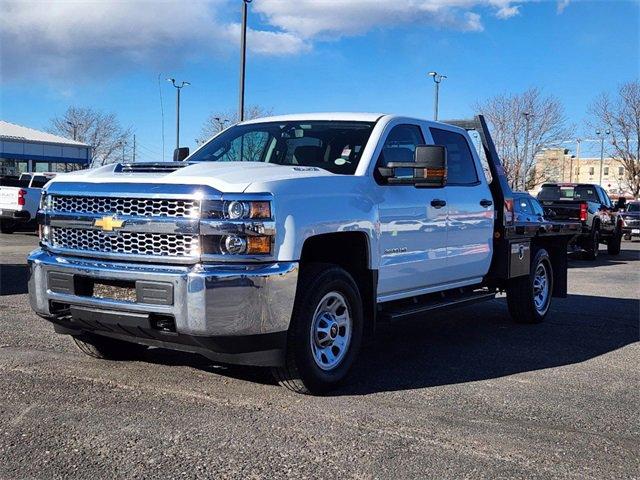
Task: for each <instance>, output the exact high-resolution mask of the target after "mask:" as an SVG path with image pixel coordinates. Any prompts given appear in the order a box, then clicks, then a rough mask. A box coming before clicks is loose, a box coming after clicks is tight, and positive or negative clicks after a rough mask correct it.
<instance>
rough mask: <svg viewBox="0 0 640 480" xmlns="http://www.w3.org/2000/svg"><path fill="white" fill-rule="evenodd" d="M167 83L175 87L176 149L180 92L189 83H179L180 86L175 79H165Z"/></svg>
mask: <svg viewBox="0 0 640 480" xmlns="http://www.w3.org/2000/svg"><path fill="white" fill-rule="evenodd" d="M167 82H171V84H172V85H173V86H174V87H176V93H177V94H176V149H178V148H180V90H182V89H183V88H184V87H186V86H187V85H191V84H190V83H189V82H181V83H180V85H178V84H177V83H176V79H175V78H167Z"/></svg>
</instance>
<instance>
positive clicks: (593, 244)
mask: <svg viewBox="0 0 640 480" xmlns="http://www.w3.org/2000/svg"><path fill="white" fill-rule="evenodd" d="M599 251H600V230H598V228H594V229H593V230H592V231H591V236H590V237H589V239H588V240H587V245H585V249H584V258H586V259H587V260H597V258H598V253H599Z"/></svg>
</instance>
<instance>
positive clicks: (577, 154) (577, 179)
mask: <svg viewBox="0 0 640 480" xmlns="http://www.w3.org/2000/svg"><path fill="white" fill-rule="evenodd" d="M581 143H582V139H580V138H576V168H577V169H578V172H580V144H581ZM579 181H580V174H579V173H578V174H577V175H576V182H579ZM569 182H573V169H571V174H570V175H569Z"/></svg>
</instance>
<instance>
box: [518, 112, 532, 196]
mask: <svg viewBox="0 0 640 480" xmlns="http://www.w3.org/2000/svg"><path fill="white" fill-rule="evenodd" d="M523 115H524V119H525V130H524V159H523V160H522V168H521V171H520V175H521V176H522V191H523V192H526V191H527V178H526V177H527V160H528V157H529V122H530V119H529V117H531V112H524V113H523Z"/></svg>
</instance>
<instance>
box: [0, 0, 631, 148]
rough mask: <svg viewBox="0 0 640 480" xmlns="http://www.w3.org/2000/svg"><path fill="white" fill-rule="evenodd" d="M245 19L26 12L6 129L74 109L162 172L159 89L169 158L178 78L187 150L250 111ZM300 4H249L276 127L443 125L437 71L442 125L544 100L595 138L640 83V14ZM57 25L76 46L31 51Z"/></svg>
mask: <svg viewBox="0 0 640 480" xmlns="http://www.w3.org/2000/svg"><path fill="white" fill-rule="evenodd" d="M323 2H324V3H323ZM9 3H12V2H9ZM13 3H15V2H13ZM23 3H24V2H20V4H23ZM239 3H240V2H239V1H237V0H236V1H233V0H226V1H225V0H210V1H206V0H198V1H194V2H190V3H189V6H188V7H185V8H183V6H181V5H180V4H176V3H174V2H160V3H145V2H138V1H133V2H129V3H127V2H120V4H119V5H120V6H119V7H118V8H119V10H118V9H116V10H113V8H112V7H111V6H109V5H110V4H108V3H106V4H103V5H102V7H100V8H96V3H93V4H90V6H91V9H92V13H94V14H95V18H90V16H89V18H88V17H87V16H83V8H85V7H86V4H85V3H83V2H79V3H77V4H75V8H67V6H66V5H68V4H65V6H64V7H63V6H61V7H60V9H59V11H58V10H55V9H54V11H53V12H49V11H46V12H42V13H40V14H38V15H35V14H33V15H34V17H33V18H26V19H25V15H24V14H20V15H19V13H20V12H17V13H16V14H15V16H14V17H12V13H15V10H19V8H20V6H18V7H16V8H11V7H15V5H9V7H10V8H9V11H10V14H9V15H5V16H4V20H1V21H0V31H1V36H0V41H1V42H2V44H3V47H2V50H1V55H2V65H1V67H2V72H3V73H2V79H1V80H2V84H1V93H0V95H1V96H0V118H2V119H4V120H8V121H11V122H15V123H19V124H22V125H26V126H30V127H33V128H44V127H46V125H47V124H48V121H49V119H50V118H51V117H53V116H54V115H57V114H61V113H62V112H64V110H65V109H66V108H67V107H68V106H69V105H76V106H90V107H93V108H96V109H99V110H104V111H111V112H115V113H117V115H118V116H119V118H120V120H121V122H122V123H123V124H124V125H131V126H132V127H133V128H134V130H135V132H136V134H137V139H138V144H139V145H140V150H139V151H138V158H140V159H142V160H157V159H160V158H161V156H162V153H161V152H162V141H161V133H162V121H161V115H160V99H159V86H158V77H159V76H160V79H161V82H160V88H161V89H162V94H163V97H164V111H165V127H164V129H165V142H166V143H165V145H166V146H165V156H166V157H167V158H169V157H170V155H171V151H172V148H173V146H174V142H175V103H174V102H175V91H174V90H173V87H171V85H170V84H169V83H167V82H166V81H165V80H164V79H165V78H166V77H167V76H174V77H176V78H177V79H184V80H188V81H190V82H191V83H192V86H190V87H187V88H185V89H184V90H183V97H182V124H181V132H182V134H181V137H182V139H183V142H181V143H183V144H186V145H188V146H191V147H193V146H194V139H195V138H196V137H197V136H198V134H199V132H200V128H201V125H202V123H203V122H204V120H205V118H206V117H207V115H208V114H209V113H210V112H212V111H227V110H231V109H235V108H236V106H237V87H238V85H237V84H238V78H237V76H238V42H237V36H238V35H237V33H238V26H237V22H238V21H239V14H240V8H239ZM295 3H296V2H285V1H279V0H254V2H253V3H252V4H251V14H250V17H249V23H250V25H251V28H252V29H253V31H252V32H251V35H250V37H249V43H250V52H249V57H248V66H247V87H246V95H247V96H246V102H247V103H248V104H258V105H261V106H264V107H266V108H269V109H272V110H273V111H274V113H292V112H302V111H338V110H340V111H342V110H346V111H374V112H378V111H381V112H390V113H402V114H408V115H416V116H421V117H427V118H430V117H431V114H432V110H433V104H432V97H433V83H432V81H431V79H430V78H428V77H427V76H426V73H427V72H428V71H430V70H437V71H439V72H442V73H444V74H446V75H447V77H448V78H447V79H446V80H445V81H444V82H443V84H442V90H441V104H440V111H441V118H447V117H463V116H469V115H471V114H472V109H471V106H472V104H473V103H474V102H476V101H478V100H482V99H485V98H488V97H490V96H492V95H495V94H498V93H516V92H520V91H523V90H525V89H527V88H529V87H533V86H536V87H540V88H542V89H543V90H544V92H545V93H548V94H553V95H555V96H557V97H559V98H560V99H561V100H562V102H563V103H564V105H565V108H566V113H567V116H568V117H569V119H570V120H571V121H572V122H573V123H576V124H577V125H578V127H579V133H580V134H581V135H583V136H584V135H585V133H587V134H588V132H584V131H582V128H581V127H582V125H583V123H584V121H585V120H586V118H587V116H586V115H587V113H586V110H587V106H588V104H589V103H590V102H591V101H592V100H593V98H594V97H595V96H596V95H597V94H598V93H600V92H603V91H609V92H613V91H614V90H615V88H616V86H617V85H618V84H619V83H621V82H624V81H629V80H633V79H637V78H638V77H639V76H640V74H639V71H640V63H639V62H640V60H639V59H640V37H639V29H640V3H638V2H637V1H600V2H586V1H572V2H566V1H562V2H559V3H558V2H555V1H540V2H529V1H508V0H443V1H442V2H437V1H436V0H416V1H414V2H413V4H411V2H408V0H407V2H403V1H402V0H399V1H398V2H395V3H393V5H392V4H391V3H389V5H385V7H384V8H382V7H381V8H378V7H380V4H381V3H384V2H377V3H376V2H373V3H369V4H368V5H367V0H353V1H352V2H346V1H345V0H318V1H316V2H312V1H311V0H301V1H300V3H299V4H298V6H299V9H300V11H294V12H290V11H287V9H288V8H291V5H294V4H295ZM402 3H407V4H411V5H413V6H411V5H409V6H410V7H411V8H414V7H415V4H416V3H417V4H422V7H423V8H422V10H420V12H418V13H417V14H413V13H412V12H411V11H410V10H398V9H397V8H396V5H400V4H402ZM123 4H124V7H123V6H122V5H123ZM72 5H74V4H73V3H72ZM111 5H113V3H112V4H111ZM154 5H155V6H154ZM372 5H373V7H372ZM434 5H435V7H434ZM319 7H322V10H321V11H320V10H319ZM563 7H564V8H563ZM127 8H130V9H131V11H127V10H126V9H127ZM123 9H124V10H123ZM140 9H142V10H140ZM154 9H155V10H157V12H156V11H155V10H154ZM34 10H35V9H33V8H31V9H29V10H28V11H29V12H30V13H29V14H30V15H31V12H33V11H34ZM96 10H98V11H97V12H96ZM136 11H138V13H141V12H145V11H146V12H149V14H148V15H147V17H146V20H144V21H142V24H140V21H135V22H131V21H129V23H127V21H126V20H123V19H130V17H131V15H129V14H133V13H136ZM202 12H207V17H206V18H205V19H203V18H202V17H203V15H202ZM23 13H24V12H23ZM67 15H72V16H73V17H75V18H71V19H69V18H67ZM148 17H151V18H148ZM292 17H293V18H292ZM134 18H140V17H135V16H134ZM21 22H22V23H21ZM54 22H55V24H57V25H60V29H61V30H63V31H61V32H59V34H57V36H55V37H52V38H49V37H46V36H44V34H43V37H42V38H41V41H37V40H29V41H26V40H24V38H25V37H24V35H27V32H30V33H29V34H28V35H30V36H31V35H34V33H35V34H36V35H34V36H35V37H37V33H38V29H41V30H42V31H43V32H45V31H47V35H49V34H50V33H49V31H50V29H51V25H52V24H54ZM91 22H96V23H95V25H97V27H93V26H92V23H91ZM31 26H33V29H31V28H30V27H31ZM34 29H35V31H34ZM46 29H49V30H46ZM64 29H66V30H64ZM21 31H22V34H21V33H20V32H21ZM70 32H72V33H70ZM141 32H142V33H141ZM30 38H31V37H30ZM252 43H253V44H252ZM14 46H15V48H13V47H14Z"/></svg>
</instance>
